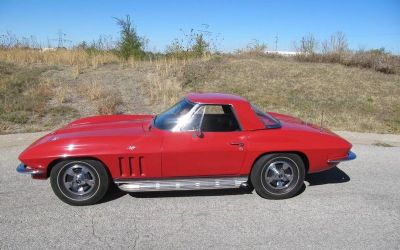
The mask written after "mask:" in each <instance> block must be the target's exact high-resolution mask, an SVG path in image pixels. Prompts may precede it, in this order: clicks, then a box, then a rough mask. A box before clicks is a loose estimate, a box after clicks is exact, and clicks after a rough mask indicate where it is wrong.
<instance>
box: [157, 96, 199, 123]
mask: <svg viewBox="0 0 400 250" xmlns="http://www.w3.org/2000/svg"><path fill="white" fill-rule="evenodd" d="M193 106H194V104H193V103H190V102H189V101H188V100H186V99H182V100H181V101H179V102H178V103H177V104H175V105H174V106H172V107H171V108H170V109H168V110H167V111H165V112H163V113H161V114H160V115H158V116H156V117H155V118H154V126H156V128H158V129H163V130H171V129H173V128H174V127H175V126H176V125H177V124H178V121H179V118H180V117H182V116H183V115H185V114H187V113H188V112H189V111H190V110H191V109H192V108H193Z"/></svg>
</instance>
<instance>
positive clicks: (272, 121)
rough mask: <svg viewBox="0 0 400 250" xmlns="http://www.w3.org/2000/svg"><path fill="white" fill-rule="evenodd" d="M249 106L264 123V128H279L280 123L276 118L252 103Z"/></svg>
mask: <svg viewBox="0 0 400 250" xmlns="http://www.w3.org/2000/svg"><path fill="white" fill-rule="evenodd" d="M251 108H252V109H253V111H254V112H255V113H256V115H257V116H258V118H259V119H260V120H261V121H262V123H264V125H265V127H266V128H280V127H281V123H280V121H279V120H278V119H276V118H274V117H272V116H270V115H269V114H267V113H266V112H263V111H262V110H261V109H260V108H259V107H257V106H256V105H254V104H251Z"/></svg>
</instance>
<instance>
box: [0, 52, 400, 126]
mask: <svg viewBox="0 0 400 250" xmlns="http://www.w3.org/2000/svg"><path fill="white" fill-rule="evenodd" d="M78 59H79V58H78ZM191 91H204V92H205V91H216V92H228V93H234V94H238V95H242V96H244V97H246V98H248V100H251V101H252V102H254V103H256V104H258V105H259V106H261V107H263V108H264V109H265V110H269V111H276V112H282V113H286V114H291V115H295V116H299V117H301V118H303V119H304V120H306V121H309V122H313V123H318V124H319V123H320V121H321V118H322V114H323V120H324V125H325V126H327V127H329V128H331V129H336V130H348V131H359V132H378V133H400V98H399V96H400V75H399V74H384V73H381V72H377V71H374V70H371V69H361V68H357V67H346V66H343V65H339V64H332V63H307V62H298V61H295V60H292V59H290V58H280V57H267V56H249V55H214V56H211V57H208V58H204V59H192V60H177V59H159V60H153V61H137V62H128V63H119V62H116V61H113V60H110V61H108V62H102V61H100V62H94V61H93V60H92V61H88V62H86V61H82V62H80V63H77V64H75V63H73V62H72V61H71V63H68V60H67V59H65V60H64V61H62V60H59V61H58V62H49V61H46V60H45V59H43V61H38V60H34V61H32V62H30V63H29V61H28V60H21V61H18V60H15V59H13V58H6V57H1V56H0V98H1V100H0V101H1V102H0V104H1V106H0V133H14V132H25V131H40V130H49V129H53V128H57V127H60V126H62V125H63V124H65V123H67V122H69V121H71V120H72V119H75V118H78V117H81V116H88V115H97V114H108V113H158V112H160V111H162V110H163V109H165V108H167V107H168V106H170V105H172V104H173V103H174V102H176V101H177V100H178V99H179V98H180V97H181V96H182V95H184V94H185V93H187V92H191Z"/></svg>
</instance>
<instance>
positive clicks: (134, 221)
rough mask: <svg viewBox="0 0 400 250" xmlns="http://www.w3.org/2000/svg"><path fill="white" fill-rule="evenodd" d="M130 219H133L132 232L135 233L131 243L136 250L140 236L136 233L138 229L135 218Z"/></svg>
mask: <svg viewBox="0 0 400 250" xmlns="http://www.w3.org/2000/svg"><path fill="white" fill-rule="evenodd" d="M132 218H133V231H134V232H135V238H134V241H133V249H136V245H137V242H138V241H139V238H140V234H139V231H138V228H137V225H136V217H135V216H132Z"/></svg>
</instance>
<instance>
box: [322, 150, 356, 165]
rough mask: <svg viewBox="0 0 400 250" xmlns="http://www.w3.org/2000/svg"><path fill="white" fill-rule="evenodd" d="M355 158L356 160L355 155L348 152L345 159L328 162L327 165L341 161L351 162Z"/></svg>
mask: <svg viewBox="0 0 400 250" xmlns="http://www.w3.org/2000/svg"><path fill="white" fill-rule="evenodd" d="M356 158H357V155H356V154H355V153H354V152H352V151H349V153H347V157H344V158H339V159H333V160H328V163H339V162H342V161H351V160H354V159H356Z"/></svg>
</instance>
